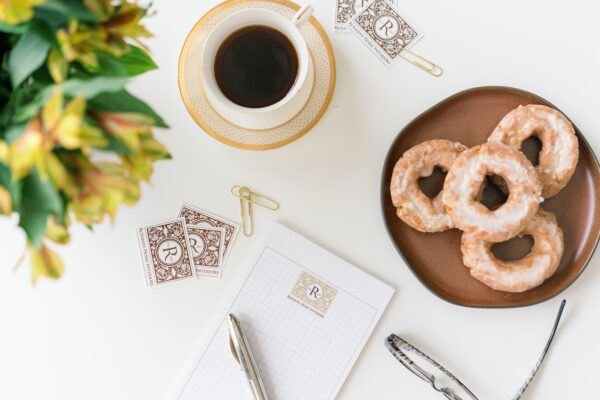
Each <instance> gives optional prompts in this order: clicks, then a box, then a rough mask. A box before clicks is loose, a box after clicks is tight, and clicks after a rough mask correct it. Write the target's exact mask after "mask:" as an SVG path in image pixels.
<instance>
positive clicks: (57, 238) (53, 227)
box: [46, 216, 71, 244]
mask: <svg viewBox="0 0 600 400" xmlns="http://www.w3.org/2000/svg"><path fill="white" fill-rule="evenodd" d="M67 218H68V217H67ZM68 225H69V221H68V220H67V224H66V226H65V225H61V224H60V223H59V222H58V221H57V220H56V217H54V216H51V217H50V218H48V227H47V228H46V237H47V238H48V239H50V240H52V241H53V242H54V243H58V244H67V243H68V242H69V240H71V236H70V235H69V231H68Z"/></svg>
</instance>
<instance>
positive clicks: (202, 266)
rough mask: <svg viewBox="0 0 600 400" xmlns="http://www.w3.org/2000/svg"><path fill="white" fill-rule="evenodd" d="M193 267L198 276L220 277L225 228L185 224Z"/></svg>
mask: <svg viewBox="0 0 600 400" xmlns="http://www.w3.org/2000/svg"><path fill="white" fill-rule="evenodd" d="M187 232H188V238H189V242H190V249H191V252H192V258H193V259H194V267H195V268H196V273H197V274H198V275H200V276H210V277H216V278H220V277H221V264H222V260H223V250H224V249H225V228H217V227H213V226H199V225H188V226H187Z"/></svg>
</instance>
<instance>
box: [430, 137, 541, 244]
mask: <svg viewBox="0 0 600 400" xmlns="http://www.w3.org/2000/svg"><path fill="white" fill-rule="evenodd" d="M493 174H495V175H499V176H501V177H502V178H504V180H505V181H506V183H507V186H508V189H509V195H508V199H507V200H506V203H504V204H502V205H501V206H500V207H499V208H497V209H496V210H494V211H492V210H490V209H488V208H487V207H486V206H484V205H483V204H481V203H480V202H479V201H478V200H477V197H478V195H479V194H480V190H481V186H482V185H483V184H484V180H485V177H486V175H493ZM541 191H542V185H541V184H540V179H539V177H538V175H537V173H536V172H535V168H534V167H533V165H531V163H530V162H529V160H528V159H527V157H525V155H524V154H523V153H521V152H520V151H517V150H514V149H512V148H510V147H508V146H506V145H504V144H501V143H493V142H490V143H485V144H482V145H479V146H475V147H472V148H470V149H469V150H466V151H464V152H463V153H461V154H460V155H459V156H458V158H457V159H456V161H455V162H454V164H453V165H452V168H450V171H448V175H446V180H445V182H444V190H443V191H442V201H443V204H444V207H445V210H446V212H447V213H448V215H449V216H450V218H451V220H452V222H453V223H454V225H455V226H456V227H458V228H459V229H461V230H463V231H465V232H467V233H470V234H472V235H473V236H474V237H476V238H478V239H481V240H486V241H491V242H503V241H505V240H508V239H510V238H513V237H515V236H516V235H517V234H518V233H519V232H521V231H522V230H523V228H525V225H527V223H528V222H529V220H530V219H531V218H532V217H533V216H534V215H535V213H536V212H537V210H538V207H539V204H540V202H541V201H542V197H541V195H540V194H541Z"/></svg>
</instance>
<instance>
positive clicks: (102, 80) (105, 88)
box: [49, 76, 127, 99]
mask: <svg viewBox="0 0 600 400" xmlns="http://www.w3.org/2000/svg"><path fill="white" fill-rule="evenodd" d="M126 83H127V79H126V78H124V77H114V76H113V77H104V76H98V77H96V78H92V79H70V80H68V81H65V82H63V83H61V84H59V85H56V87H58V88H62V90H63V93H64V94H65V95H66V96H72V97H75V96H82V97H85V98H86V99H91V98H94V97H96V96H98V95H99V94H101V93H112V92H119V91H121V90H123V88H124V87H125V84H126ZM49 94H52V93H51V92H50V93H49Z"/></svg>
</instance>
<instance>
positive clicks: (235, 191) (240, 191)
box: [231, 185, 279, 236]
mask: <svg viewBox="0 0 600 400" xmlns="http://www.w3.org/2000/svg"><path fill="white" fill-rule="evenodd" d="M231 194H232V195H234V196H235V197H238V198H239V199H240V214H241V219H242V232H243V233H244V236H252V233H253V232H254V221H253V216H252V204H256V205H258V206H261V207H264V208H266V209H268V210H271V211H276V210H278V209H279V203H278V202H277V201H275V200H273V199H271V198H269V197H267V196H264V195H262V194H259V193H255V192H253V191H252V190H250V188H248V187H247V186H238V185H236V186H234V187H232V188H231Z"/></svg>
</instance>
